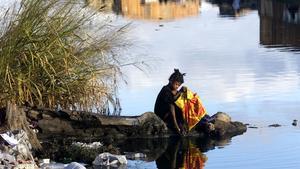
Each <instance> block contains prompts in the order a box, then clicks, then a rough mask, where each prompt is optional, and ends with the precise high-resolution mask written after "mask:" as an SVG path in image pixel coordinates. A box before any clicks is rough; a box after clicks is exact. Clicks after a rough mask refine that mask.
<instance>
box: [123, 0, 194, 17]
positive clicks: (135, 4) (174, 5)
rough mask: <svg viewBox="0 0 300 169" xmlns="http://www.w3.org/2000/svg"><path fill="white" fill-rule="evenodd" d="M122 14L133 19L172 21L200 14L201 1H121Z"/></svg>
mask: <svg viewBox="0 0 300 169" xmlns="http://www.w3.org/2000/svg"><path fill="white" fill-rule="evenodd" d="M120 2H121V4H122V5H121V6H122V14H123V15H124V16H125V17H128V18H133V19H147V20H170V19H179V18H183V17H187V16H195V15H198V13H199V6H200V2H199V0H120Z"/></svg>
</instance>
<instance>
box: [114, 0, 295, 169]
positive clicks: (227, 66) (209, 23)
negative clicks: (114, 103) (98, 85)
mask: <svg viewBox="0 0 300 169" xmlns="http://www.w3.org/2000/svg"><path fill="white" fill-rule="evenodd" d="M294 2H295V1H294ZM183 5H184V6H183ZM114 7H115V11H117V13H119V14H122V15H120V16H122V17H121V18H120V20H127V21H130V22H132V23H133V27H134V29H133V30H132V31H131V34H130V36H131V37H132V38H133V39H134V40H135V42H136V44H137V45H138V47H137V49H134V50H132V53H134V54H136V55H140V56H142V57H144V58H145V60H148V64H149V65H150V68H148V69H147V70H146V71H145V72H140V71H138V70H136V69H134V68H126V69H125V72H126V73H125V74H126V75H127V81H128V84H127V85H124V86H123V87H122V89H121V91H120V95H121V103H122V105H123V114H124V115H139V114H141V113H143V112H145V111H153V105H154V102H155V99H156V95H157V93H158V92H159V90H160V89H161V87H162V86H163V85H165V84H166V83H167V82H168V81H167V79H168V77H169V75H170V74H171V73H172V71H173V68H179V69H180V70H181V71H182V72H186V73H187V76H186V78H185V80H186V83H185V85H186V86H188V87H189V88H191V89H192V90H193V91H195V92H197V93H198V94H199V95H200V96H201V98H202V100H203V103H204V105H205V106H206V108H207V110H208V112H209V113H210V114H214V113H215V112H217V111H224V112H227V113H229V114H230V115H231V116H232V118H233V119H234V120H239V121H242V122H244V123H250V124H251V125H255V126H258V127H259V128H258V129H251V128H249V129H248V131H247V133H245V134H244V135H242V136H238V137H234V138H233V139H232V140H231V141H230V143H228V144H227V146H225V147H224V148H222V149H218V148H217V147H218V146H217V147H216V149H213V150H210V151H205V152H204V154H205V156H206V157H207V161H206V162H205V163H204V168H205V169H209V168H300V161H299V159H300V153H299V152H300V144H299V143H300V127H299V126H297V127H294V126H292V125H291V123H292V121H293V120H294V119H298V120H300V8H299V3H296V4H293V3H287V2H286V3H282V1H276V0H263V1H256V0H247V1H246V0H245V1H240V3H239V2H238V1H235V2H233V1H232V0H231V1H230V0H227V1H222V0H215V1H213V0H209V1H200V2H199V1H185V2H181V3H180V2H177V3H175V2H174V3H172V2H168V3H158V2H154V1H153V2H150V1H149V2H147V1H144V3H141V2H140V1H134V0H127V1H126V0H122V1H121V5H115V6H114ZM180 7H181V10H182V11H181V10H180ZM273 123H278V124H281V125H283V126H282V127H280V128H269V127H267V126H268V125H269V124H273ZM196 147H197V146H196ZM199 149H200V147H199ZM166 161H167V160H166ZM171 161H172V160H171ZM129 166H130V167H129V168H156V167H157V165H156V162H155V161H152V162H144V161H132V162H131V163H130V165H129Z"/></svg>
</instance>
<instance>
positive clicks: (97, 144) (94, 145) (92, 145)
mask: <svg viewBox="0 0 300 169" xmlns="http://www.w3.org/2000/svg"><path fill="white" fill-rule="evenodd" d="M72 145H73V146H76V147H81V148H88V149H96V148H100V147H102V146H103V144H102V143H100V142H93V143H90V144H87V143H81V142H75V143H73V144H72Z"/></svg>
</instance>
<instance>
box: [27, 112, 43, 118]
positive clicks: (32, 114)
mask: <svg viewBox="0 0 300 169" xmlns="http://www.w3.org/2000/svg"><path fill="white" fill-rule="evenodd" d="M27 116H28V117H29V118H30V119H33V120H39V119H41V114H40V113H39V112H38V111H35V110H29V111H28V113H27Z"/></svg>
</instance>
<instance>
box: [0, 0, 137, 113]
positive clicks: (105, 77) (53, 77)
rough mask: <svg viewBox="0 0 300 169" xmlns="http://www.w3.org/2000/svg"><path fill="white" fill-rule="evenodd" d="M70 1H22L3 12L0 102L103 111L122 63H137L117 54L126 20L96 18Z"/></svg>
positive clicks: (123, 41) (123, 42)
mask: <svg viewBox="0 0 300 169" xmlns="http://www.w3.org/2000/svg"><path fill="white" fill-rule="evenodd" d="M73 2H74V1H72V0H65V1H60V0H47V1H44V0H30V1H28V0H22V1H21V3H20V5H17V6H19V7H16V6H15V7H14V8H10V9H9V10H8V11H7V12H6V13H5V15H3V16H2V17H1V25H2V26H1V30H0V81H1V82H2V84H1V85H0V99H1V100H0V106H5V105H6V103H7V101H14V102H15V103H16V104H17V105H24V104H30V105H35V106H41V107H48V108H57V107H58V106H60V107H62V108H64V109H73V110H74V109H75V110H83V111H91V109H93V110H97V111H98V112H102V113H103V112H105V111H104V110H105V106H104V105H107V102H108V101H112V100H114V99H113V98H114V96H115V90H116V88H117V84H118V79H119V76H120V74H121V71H120V68H121V67H122V66H123V65H127V62H129V64H135V63H134V62H132V61H129V60H126V58H123V57H121V55H120V52H121V51H122V50H123V49H126V48H127V47H128V46H129V45H130V44H129V43H128V41H127V40H126V37H125V35H126V30H127V29H128V25H125V26H121V27H120V26H112V25H111V24H110V23H109V22H107V20H105V19H104V20H102V21H98V22H95V18H96V15H98V14H96V13H93V12H92V11H90V10H89V9H88V8H87V7H85V6H84V5H82V4H79V3H76V4H75V3H73ZM98 17H99V16H98ZM95 23H97V24H95ZM112 102H114V101H112Z"/></svg>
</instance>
